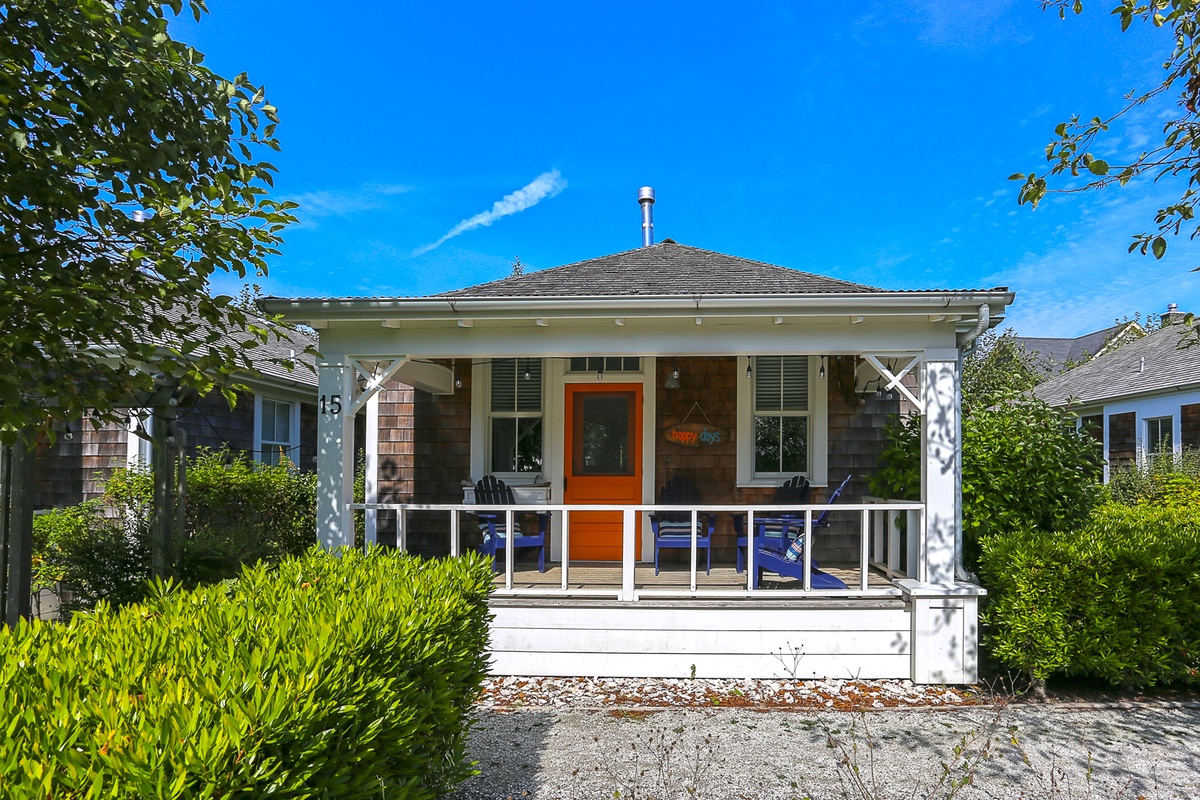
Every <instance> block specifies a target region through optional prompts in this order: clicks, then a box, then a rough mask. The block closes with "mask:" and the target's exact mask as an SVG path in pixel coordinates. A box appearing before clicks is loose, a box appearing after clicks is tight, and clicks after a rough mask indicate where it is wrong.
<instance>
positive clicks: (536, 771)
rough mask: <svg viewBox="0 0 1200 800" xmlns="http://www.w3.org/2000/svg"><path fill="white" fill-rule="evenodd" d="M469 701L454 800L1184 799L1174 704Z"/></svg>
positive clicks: (1186, 713)
mask: <svg viewBox="0 0 1200 800" xmlns="http://www.w3.org/2000/svg"><path fill="white" fill-rule="evenodd" d="M478 713H479V721H478V725H477V727H476V728H475V730H474V732H473V735H472V739H471V752H472V757H473V758H475V759H476V760H478V762H479V769H480V770H481V774H480V775H479V776H478V777H476V778H473V779H471V780H469V781H467V782H466V783H465V784H463V786H461V787H460V789H459V791H458V792H457V793H456V794H455V795H453V798H454V800H492V799H493V798H497V799H498V798H509V797H514V798H538V799H539V800H541V799H543V798H544V799H546V800H549V798H589V799H591V798H606V797H607V798H612V797H620V798H644V799H645V800H650V799H651V798H659V799H661V800H665V799H666V798H721V799H722V800H726V799H728V798H755V799H756V800H758V798H762V799H763V800H766V799H767V798H806V797H807V798H813V800H826V798H844V797H851V798H863V797H870V798H876V797H878V798H910V797H918V798H927V797H945V796H946V795H947V791H948V790H949V788H950V784H949V781H952V780H965V778H967V777H969V778H970V779H971V780H972V783H971V785H966V786H964V787H963V788H962V790H961V791H960V792H959V794H957V795H955V796H956V797H960V798H1096V800H1116V799H1117V798H1129V799H1130V800H1134V799H1135V798H1146V799H1147V800H1161V799H1162V798H1196V797H1200V736H1197V735H1196V731H1197V729H1198V725H1200V710H1198V709H1195V708H1187V707H1175V708H1171V707H1162V706H1143V707H1137V708H1106V709H1097V708H1081V707H1072V706H1027V705H1012V706H1007V707H1002V708H994V707H988V706H962V707H957V708H952V709H947V708H942V709H933V708H928V709H920V710H914V709H887V710H876V711H869V712H865V713H853V712H838V711H819V710H818V711H813V710H779V709H776V708H769V709H768V708H760V709H754V708H685V709H679V708H673V709H667V710H657V709H656V710H646V709H644V707H643V708H642V709H620V708H610V709H594V708H593V709H583V708H570V707H568V708H536V707H534V708H519V709H515V710H511V709H489V708H480V710H479V712H478ZM1014 740H1015V744H1014ZM956 748H960V749H961V750H962V755H960V756H957V757H956V755H955V750H956ZM943 764H945V765H947V766H948V767H949V774H948V778H947V783H945V784H943V785H942V786H941V788H940V790H939V789H937V787H936V786H935V782H936V781H937V779H938V778H939V777H941V775H942V774H943ZM855 766H857V767H858V772H857V774H858V776H859V777H860V778H861V779H862V782H863V785H862V786H861V787H857V786H856V785H855V781H854V777H853V776H854V774H855V773H854V770H853V767H855Z"/></svg>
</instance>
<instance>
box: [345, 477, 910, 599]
mask: <svg viewBox="0 0 1200 800" xmlns="http://www.w3.org/2000/svg"><path fill="white" fill-rule="evenodd" d="M345 509H346V516H347V519H346V523H347V525H349V524H350V523H351V521H352V520H351V515H352V514H353V513H354V512H356V511H363V512H370V511H395V512H396V546H397V548H399V549H401V550H407V549H408V547H407V545H408V541H407V539H408V516H409V514H410V513H411V512H416V511H424V512H440V513H445V514H447V515H448V520H449V531H448V533H449V540H450V541H449V544H450V555H452V556H457V555H459V554H461V553H462V551H463V541H462V525H461V516H462V515H463V514H471V515H474V514H479V513H481V512H483V513H497V514H500V513H502V514H504V520H505V528H504V529H505V530H506V531H512V530H513V522H514V518H515V516H516V515H517V514H546V513H550V514H552V515H553V516H555V517H556V518H557V519H558V521H559V526H558V533H559V536H558V540H559V545H560V546H559V551H560V555H561V560H560V562H559V564H560V567H561V573H562V574H561V579H560V581H559V586H558V587H552V586H523V587H514V585H513V584H514V573H515V559H516V553H515V548H513V547H505V548H504V587H503V588H502V589H497V590H496V594H497V595H500V596H528V597H537V596H542V597H547V596H548V597H606V598H616V599H617V600H621V601H624V602H635V601H637V600H639V599H642V598H647V599H649V598H677V597H703V598H721V597H756V598H763V597H766V598H771V597H773V598H779V597H781V596H795V595H797V594H801V595H820V596H822V597H826V596H843V597H865V596H894V595H898V594H900V593H901V592H900V590H899V589H898V588H897V587H895V586H888V587H876V588H871V587H870V585H869V572H870V570H871V568H875V569H878V570H880V572H882V573H883V575H884V576H885V577H886V578H888V579H889V580H890V579H894V578H900V577H910V578H916V579H917V580H922V579H923V576H922V575H920V570H919V564H920V557H919V554H920V553H922V552H924V531H925V524H924V512H925V507H924V505H923V504H921V503H914V502H893V501H875V502H869V503H861V504H854V503H846V504H838V505H836V506H834V507H830V506H828V505H805V506H796V507H789V509H788V511H789V513H790V514H794V515H796V516H797V517H798V516H799V514H803V517H804V530H803V533H802V534H801V535H802V536H803V537H804V554H803V565H804V571H803V576H804V577H803V580H802V581H801V582H800V586H798V587H797V588H795V589H755V588H754V574H755V570H756V569H757V566H756V564H755V557H756V548H755V546H754V536H753V532H754V530H755V522H754V521H755V519H756V518H757V519H761V518H778V517H779V513H780V509H779V506H771V505H702V506H694V507H691V509H690V511H691V515H692V526H691V531H692V534H691V548H690V559H689V572H690V576H689V586H688V587H687V588H686V589H684V588H682V587H661V586H660V587H651V586H645V587H643V588H638V587H637V581H636V576H637V573H636V570H637V564H638V560H639V557H640V553H638V552H636V549H637V520H638V517H639V515H642V516H643V529H644V530H645V531H647V533H648V532H649V530H650V526H649V525H648V520H647V519H646V516H648V515H649V514H651V513H654V512H673V513H676V514H678V513H679V512H680V511H681V510H682V509H680V507H679V506H677V505H655V504H647V505H642V504H638V505H611V504H595V505H589V504H573V505H553V504H549V505H547V504H520V505H468V504H462V503H350V504H347V505H346V506H345ZM595 511H605V512H612V513H620V514H621V515H622V545H621V561H620V568H621V569H620V572H621V584H620V588H619V589H616V588H583V587H578V586H576V587H572V586H571V582H570V571H571V566H572V565H571V559H570V552H571V547H570V542H571V514H573V513H576V512H595ZM825 511H829V512H830V517H831V518H832V517H833V516H834V515H835V514H836V515H838V517H840V518H843V519H844V518H845V516H846V515H847V514H856V515H857V516H858V518H859V525H858V533H859V558H858V581H857V586H853V585H850V584H849V582H847V583H848V585H849V586H850V588H847V589H814V588H813V586H812V545H813V520H814V516H819V515H820V514H821V513H823V512H825ZM716 513H727V514H735V515H738V514H741V515H745V517H746V528H745V530H746V532H747V533H748V534H749V536H748V539H747V541H748V544H749V546H747V548H746V584H745V588H743V589H728V588H724V589H720V588H705V587H702V586H700V585H698V581H697V571H698V570H697V564H698V551H699V548H698V541H697V539H698V536H697V523H698V522H699V516H700V515H701V514H716ZM901 517H902V518H903V519H905V520H906V524H905V525H903V526H901V525H900V524H899V523H898V520H899V519H900V518H901ZM797 521H798V519H797ZM348 529H349V528H348ZM903 538H907V541H906V542H905V541H902V539H903ZM368 544H374V542H371V541H369V542H368ZM549 546H550V535H549V534H548V539H547V547H549ZM901 553H904V556H905V558H904V559H903V563H902V557H901ZM547 555H548V554H547Z"/></svg>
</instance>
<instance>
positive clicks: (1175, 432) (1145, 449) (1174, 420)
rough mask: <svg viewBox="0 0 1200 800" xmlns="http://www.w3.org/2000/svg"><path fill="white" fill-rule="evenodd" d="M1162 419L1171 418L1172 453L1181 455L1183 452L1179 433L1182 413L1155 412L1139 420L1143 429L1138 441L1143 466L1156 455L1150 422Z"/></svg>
mask: <svg viewBox="0 0 1200 800" xmlns="http://www.w3.org/2000/svg"><path fill="white" fill-rule="evenodd" d="M1160 419H1169V420H1170V421H1171V434H1170V435H1171V453H1172V455H1179V453H1180V452H1181V448H1180V445H1179V435H1180V424H1181V421H1182V415H1177V414H1155V415H1154V416H1147V417H1143V418H1142V419H1140V420H1139V422H1140V423H1141V426H1140V427H1141V430H1140V431H1139V433H1141V436H1140V437H1139V439H1140V441H1139V442H1138V450H1140V451H1141V452H1140V455H1141V459H1142V465H1143V466H1145V465H1147V464H1149V463H1150V459H1151V458H1152V457H1153V456H1154V453H1153V452H1152V451H1151V450H1150V423H1151V422H1154V421H1157V420H1160Z"/></svg>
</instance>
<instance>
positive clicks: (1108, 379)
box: [1033, 310, 1200, 480]
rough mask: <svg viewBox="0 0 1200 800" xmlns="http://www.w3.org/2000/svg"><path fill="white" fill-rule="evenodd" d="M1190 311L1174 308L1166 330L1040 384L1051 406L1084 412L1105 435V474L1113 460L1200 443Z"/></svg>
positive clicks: (1199, 369) (1199, 362) (1199, 380)
mask: <svg viewBox="0 0 1200 800" xmlns="http://www.w3.org/2000/svg"><path fill="white" fill-rule="evenodd" d="M1183 316H1184V315H1183V314H1181V313H1179V312H1177V311H1173V310H1172V311H1168V313H1167V314H1165V315H1164V316H1163V326H1162V328H1161V329H1160V330H1157V331H1155V332H1153V333H1150V334H1148V335H1146V336H1145V337H1143V338H1141V339H1137V340H1135V341H1131V342H1129V343H1127V344H1125V345H1123V346H1122V347H1120V348H1118V349H1116V350H1114V351H1112V352H1110V353H1108V354H1107V355H1105V356H1104V358H1098V359H1093V360H1092V361H1089V362H1087V363H1086V364H1083V365H1081V366H1078V367H1076V368H1075V369H1072V370H1069V371H1067V372H1065V373H1063V374H1062V375H1059V376H1057V377H1055V378H1051V379H1050V380H1048V381H1046V382H1045V383H1043V384H1041V385H1040V386H1038V387H1037V388H1036V389H1034V390H1033V394H1034V395H1035V396H1037V397H1039V398H1041V399H1042V400H1045V401H1046V402H1047V403H1049V404H1050V405H1053V406H1059V407H1068V408H1070V409H1071V410H1073V411H1075V412H1076V413H1078V414H1079V416H1080V424H1081V425H1083V426H1086V427H1087V428H1088V429H1089V430H1091V431H1093V432H1094V434H1095V436H1096V438H1097V439H1098V440H1099V441H1101V442H1103V445H1104V453H1105V456H1106V459H1107V462H1108V464H1107V466H1106V467H1105V480H1107V479H1108V470H1109V468H1110V467H1113V466H1125V465H1129V464H1132V463H1138V464H1145V463H1146V461H1147V459H1149V458H1153V457H1154V456H1155V454H1156V453H1159V452H1163V451H1167V452H1171V453H1175V454H1178V453H1180V452H1181V450H1182V449H1183V448H1200V345H1197V344H1196V330H1195V329H1194V328H1190V327H1187V326H1185V325H1183V324H1182V320H1183ZM1189 344H1191V345H1195V346H1188V345H1189Z"/></svg>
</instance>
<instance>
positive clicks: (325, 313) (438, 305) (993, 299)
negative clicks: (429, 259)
mask: <svg viewBox="0 0 1200 800" xmlns="http://www.w3.org/2000/svg"><path fill="white" fill-rule="evenodd" d="M1013 298H1014V295H1013V293H1012V292H1008V291H987V292H891V293H878V292H872V293H862V294H860V293H851V292H846V293H831V294H806V295H779V294H758V295H702V296H695V297H692V296H688V297H680V296H658V297H656V296H636V297H609V296H604V297H503V298H411V299H395V300H381V299H353V298H337V299H328V300H321V299H317V300H310V299H294V300H287V299H272V300H268V301H264V307H265V308H266V309H267V311H268V313H271V314H282V315H283V316H284V318H285V319H287V320H289V321H293V322H305V323H308V324H312V323H313V322H338V321H347V322H350V321H374V322H382V321H385V320H391V321H394V320H402V321H403V320H411V321H436V320H460V319H473V320H480V319H539V318H541V319H546V320H549V319H554V318H590V317H609V318H611V317H621V318H624V319H630V318H634V319H636V318H662V317H668V318H669V317H675V316H680V317H688V318H694V317H695V316H696V314H697V312H702V313H703V315H704V316H705V317H709V316H718V317H719V316H730V317H770V318H774V317H776V316H780V315H783V316H789V315H790V316H843V317H845V316H847V315H851V314H858V315H862V316H875V315H879V314H886V315H925V316H927V315H929V314H935V313H936V314H947V313H952V312H962V313H964V314H966V315H967V316H971V315H972V314H975V313H976V312H977V310H978V308H979V306H980V305H983V304H985V303H986V304H988V305H989V306H990V307H991V313H992V314H993V315H999V314H1001V313H1002V312H1003V310H1004V307H1005V306H1007V305H1009V304H1011V303H1012V301H1013Z"/></svg>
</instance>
